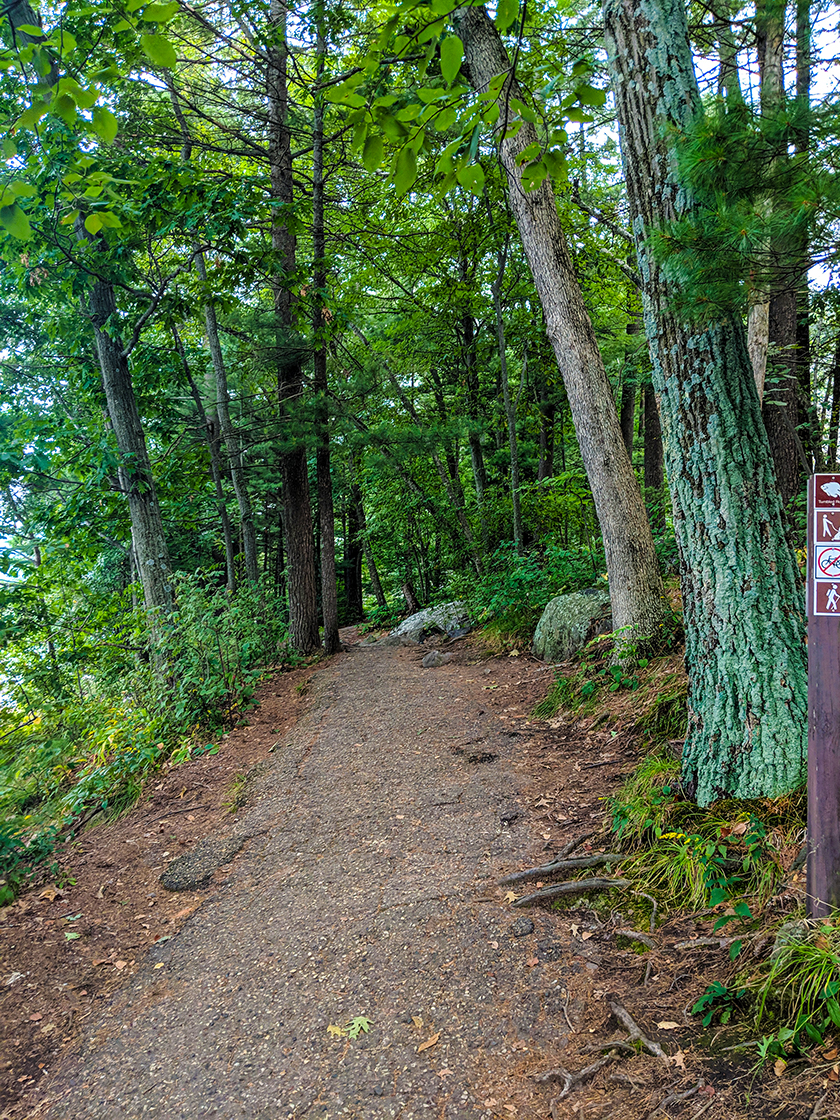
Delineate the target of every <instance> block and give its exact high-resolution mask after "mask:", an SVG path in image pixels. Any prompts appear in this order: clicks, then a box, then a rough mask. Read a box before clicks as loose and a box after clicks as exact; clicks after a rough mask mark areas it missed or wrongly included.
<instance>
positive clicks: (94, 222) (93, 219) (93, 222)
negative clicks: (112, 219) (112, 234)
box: [85, 214, 102, 233]
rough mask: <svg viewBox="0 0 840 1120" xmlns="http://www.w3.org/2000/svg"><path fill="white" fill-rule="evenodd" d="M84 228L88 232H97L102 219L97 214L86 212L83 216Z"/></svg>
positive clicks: (100, 226)
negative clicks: (85, 215)
mask: <svg viewBox="0 0 840 1120" xmlns="http://www.w3.org/2000/svg"><path fill="white" fill-rule="evenodd" d="M85 229H86V230H87V231H88V233H99V231H100V230H101V229H102V219H101V218H100V216H99V215H98V214H88V216H87V217H86V218H85Z"/></svg>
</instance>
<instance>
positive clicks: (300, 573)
mask: <svg viewBox="0 0 840 1120" xmlns="http://www.w3.org/2000/svg"><path fill="white" fill-rule="evenodd" d="M271 22H272V25H273V31H274V35H275V43H276V44H277V45H275V46H272V47H270V48H269V50H268V52H267V64H266V87H267V94H268V110H269V111H268V116H269V166H270V174H271V196H272V199H273V200H274V201H276V202H277V203H279V204H280V205H278V206H276V207H275V208H274V211H273V218H272V227H271V244H272V248H273V249H274V252H275V256H276V260H277V264H278V266H279V275H277V276H275V279H274V281H273V284H272V287H273V293H274V313H275V316H276V319H277V370H278V372H277V388H278V398H279V401H280V412H281V419H282V420H283V421H284V423H285V426H286V440H287V442H289V443H291V444H292V446H291V447H290V449H289V450H286V451H283V452H282V454H281V456H280V461H281V474H282V479H283V514H284V516H283V525H284V529H285V533H286V585H287V588H288V595H289V633H290V639H291V643H292V645H293V646H294V648H295V649H298V650H300V652H301V653H314V652H315V650H316V649H318V647H319V645H320V635H319V633H318V592H317V579H316V569H315V540H314V534H313V524H312V506H311V503H310V498H309V472H308V469H307V459H306V444H305V442H304V441H303V440H302V439H295V437H294V434H293V432H292V430H291V429H292V417H291V406H292V405H293V402H297V401H299V400H300V399H301V397H302V395H303V371H302V369H301V351H300V348H299V347H298V346H297V345H296V344H295V343H294V341H293V334H294V300H293V297H292V288H291V282H292V281H291V278H292V276H293V274H294V270H295V262H296V249H297V246H296V240H295V236H294V233H293V232H292V231H291V227H290V210H291V207H292V204H293V201H294V192H293V185H292V143H291V129H290V126H289V91H288V82H287V68H288V44H287V42H286V22H287V7H286V4H285V3H284V0H271ZM284 210H285V211H286V213H284Z"/></svg>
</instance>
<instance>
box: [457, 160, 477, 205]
mask: <svg viewBox="0 0 840 1120" xmlns="http://www.w3.org/2000/svg"><path fill="white" fill-rule="evenodd" d="M455 178H456V179H457V180H458V182H459V183H460V184H461V186H462V187H465V188H466V189H467V190H468V191H471V192H472V194H474V195H475V196H476V197H477V198H481V196H482V194H483V193H484V168H483V167H482V166H481V164H480V163H471V164H469V165H468V166H467V167H462V168H461V170H460V171H458V172H456V174H455Z"/></svg>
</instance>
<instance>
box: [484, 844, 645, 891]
mask: <svg viewBox="0 0 840 1120" xmlns="http://www.w3.org/2000/svg"><path fill="white" fill-rule="evenodd" d="M624 858H625V857H624V856H621V855H618V854H617V853H616V852H596V853H595V854H594V855H591V856H581V857H580V858H579V859H556V860H554V861H552V862H551V863H544V864H543V865H542V867H529V868H528V869H527V871H516V872H515V873H514V874H513V875H505V877H504V879H500V880H499V886H502V887H506V886H508V885H509V884H511V883H522V882H524V881H525V880H527V879H542V878H544V877H545V876H546V875H554V874H556V873H557V872H558V871H580V870H582V869H585V868H587V867H600V866H601V865H602V864H605V863H618V862H619V860H622V859H624Z"/></svg>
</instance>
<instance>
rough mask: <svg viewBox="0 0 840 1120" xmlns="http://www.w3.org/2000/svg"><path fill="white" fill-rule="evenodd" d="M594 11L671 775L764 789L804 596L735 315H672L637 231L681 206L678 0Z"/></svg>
mask: <svg viewBox="0 0 840 1120" xmlns="http://www.w3.org/2000/svg"><path fill="white" fill-rule="evenodd" d="M604 13H605V31H606V43H607V50H608V53H609V59H610V65H611V69H612V72H613V80H614V88H615V94H616V103H617V107H618V119H619V124H620V128H621V143H622V158H623V162H624V171H625V178H626V182H627V190H628V196H629V200H630V219H631V228H632V229H633V230H634V233H635V236H636V249H637V255H638V261H639V271H640V275H641V276H642V277H643V279H644V287H643V301H644V313H645V328H646V331H647V336H648V342H649V345H650V351H651V359H652V363H653V383H654V386H655V388H656V391H657V394H658V397H659V401H660V409H661V419H662V430H663V439H664V444H665V456H666V461H667V466H668V480H669V483H670V487H671V497H672V502H673V510H674V528H675V531H676V536H677V542H678V545H679V549H680V558H681V568H682V571H681V575H682V588H683V607H684V612H685V630H686V664H687V668H688V680H689V685H688V687H689V693H688V705H689V728H688V737H687V739H686V743H685V747H684V749H683V783H684V786H685V788H686V789H687V791H688V792H689V793H690V794H691V795H692V796H694V797H696V799H697V800H698V801H699V802H700V803H701V804H708V803H709V802H711V801H713V800H714V799H715V798H717V797H721V796H724V795H728V796H735V797H761V796H776V795H777V794H780V793H782V792H784V791H787V790H790V789H792V788H794V787H795V786H796V785H798V784H799V783H800V782H801V781H802V778H803V774H804V769H805V752H806V743H807V734H806V727H807V697H806V658H805V645H804V602H803V594H802V587H801V582H800V579H799V572H798V570H797V567H796V564H795V561H794V558H793V555H792V553H791V550H790V548H789V547H788V545H787V542H786V540H785V534H784V529H783V524H782V509H781V503H780V500H779V494H778V491H777V489H776V486H775V479H774V473H773V467H772V460H771V457H770V449H769V445H768V441H767V435H766V432H765V429H764V425H763V423H762V421H761V413H760V410H759V404H758V395H757V393H756V389H755V381H754V379H753V374H752V367H751V364H750V361H749V355H748V353H747V347H746V339H745V336H744V331H743V326H742V324H741V322H740V320H739V319H738V318H737V317H736V316H734V315H732V316H725V315H722V316H721V318H720V321H718V322H714V323H711V324H709V325H708V326H705V327H701V326H698V327H692V326H689V325H687V324H685V323H682V322H680V321H679V320H678V319H677V318H676V316H675V314H674V312H673V298H672V296H673V292H672V291H671V290H670V288H669V285H668V282H667V281H666V279H665V278H664V277H663V275H662V273H661V271H660V269H659V267H658V264H657V261H656V257H655V255H654V254H653V253H651V252H650V251H649V249H648V245H647V235H648V232H649V231H651V230H654V229H656V228H661V227H663V226H665V225H667V223H668V222H670V221H672V220H673V219H674V218H675V217H677V215H678V214H679V215H685V214H686V213H690V211H691V207H692V200H691V198H690V196H689V195H688V193H687V192H686V190H685V188H684V187H682V186H681V185H680V184H679V182H678V181H677V178H676V166H675V164H676V161H675V159H674V154H673V151H672V149H671V147H670V145H671V144H672V143H673V139H672V137H673V133H674V132H677V133H679V132H681V131H683V130H684V129H685V128H686V127H687V126H688V125H689V124H690V123H691V122H693V121H694V120H695V119H696V117H697V114H698V113H699V112H700V111H701V103H700V95H699V91H698V89H697V82H696V79H695V76H694V69H693V64H692V57H691V50H690V47H689V43H688V28H687V24H686V17H685V8H684V5H683V0H606V3H605V7H604ZM642 73H643V74H644V76H645V80H644V82H640V81H639V80H638V75H639V74H642Z"/></svg>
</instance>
